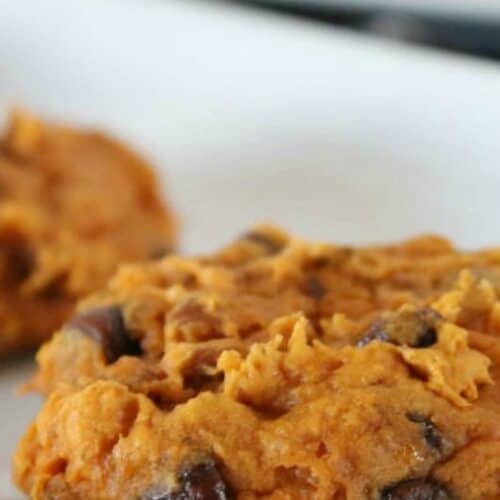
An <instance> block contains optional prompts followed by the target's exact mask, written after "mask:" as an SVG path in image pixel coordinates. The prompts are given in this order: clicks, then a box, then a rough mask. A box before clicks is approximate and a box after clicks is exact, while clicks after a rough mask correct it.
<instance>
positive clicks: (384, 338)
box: [356, 320, 391, 347]
mask: <svg viewBox="0 0 500 500" xmlns="http://www.w3.org/2000/svg"><path fill="white" fill-rule="evenodd" d="M373 340H380V342H390V341H391V339H390V338H389V334H388V332H387V330H386V327H385V322H384V321H382V320H377V321H375V322H374V323H372V324H371V325H370V327H369V328H368V330H367V331H366V332H365V334H364V335H363V337H362V338H361V339H360V340H358V342H357V344H356V345H357V346H359V347H363V346H365V345H367V344H369V343H370V342H372V341H373Z"/></svg>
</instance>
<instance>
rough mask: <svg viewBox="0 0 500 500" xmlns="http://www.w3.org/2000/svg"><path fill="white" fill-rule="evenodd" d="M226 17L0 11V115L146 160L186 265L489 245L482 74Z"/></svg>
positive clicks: (186, 9)
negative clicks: (158, 178) (91, 128)
mask: <svg viewBox="0 0 500 500" xmlns="http://www.w3.org/2000/svg"><path fill="white" fill-rule="evenodd" d="M225 9H226V10H224V9H223V7H221V6H219V5H214V4H201V3H195V2H188V1H186V0H179V1H173V0H170V1H161V2H153V1H150V2H141V1H137V2H133V1H125V0H122V1H118V0H115V1H113V0H110V1H107V2H102V1H100V0H85V1H84V0H79V1H73V2H67V1H66V0H60V1H56V0H44V2H35V1H26V0H17V1H16V2H12V1H11V0H0V106H1V109H2V110H5V109H6V105H7V103H9V102H13V101H14V102H18V103H23V104H25V105H26V106H28V107H31V108H33V109H35V110H38V111H41V112H43V113H45V114H47V115H48V116H52V117H54V118H63V119H66V120H69V121H77V122H81V123H85V124H98V125H99V126H100V127H101V128H106V129H109V130H112V131H115V132H116V133H118V134H120V135H122V136H124V137H128V138H130V139H132V140H133V141H134V142H135V143H136V144H139V145H140V146H141V147H142V148H143V149H144V150H145V151H148V152H150V156H152V157H153V158H154V159H155V161H156V162H157V164H158V165H161V166H162V167H165V169H164V170H162V172H163V173H165V172H168V189H169V191H170V192H171V194H172V196H173V198H174V201H175V203H176V205H177V207H178V210H179V212H180V213H181V214H182V219H183V225H184V229H183V241H184V248H185V249H187V250H189V251H200V250H209V249H211V248H215V247H217V246H218V245H219V244H221V243H222V242H223V241H226V240H228V239H230V238H231V237H232V236H233V235H235V234H238V233H240V232H241V231H242V230H243V229H244V228H245V227H246V226H248V225H249V224H251V223H253V222H255V221H257V220H272V221H274V222H277V223H280V224H284V225H285V226H286V227H287V228H288V229H290V230H293V231H295V232H298V233H299V234H302V235H304V236H307V237H311V238H321V239H326V240H337V241H343V242H361V241H373V240H379V241H380V240H387V239H391V238H402V237H405V236H407V235H409V234H413V233H416V232H421V231H437V232H442V233H445V234H448V235H450V236H452V237H454V238H455V239H456V240H457V242H458V243H459V244H461V245H464V246H478V245H482V244H487V243H490V244H491V243H499V242H500V225H498V224H497V214H498V212H499V209H500V196H499V194H498V192H499V186H500V170H499V168H498V159H499V158H500V141H499V139H498V117H499V116H500V71H499V69H498V68H497V67H496V66H494V65H491V64H487V63H482V62H477V61H473V60H470V59H469V60H468V59H462V58H459V57H456V56H455V57H452V56H447V55H443V54H438V53H431V52H425V51H421V50H416V49H415V50H412V49H410V48H408V47H399V46H397V45H393V44H391V43H388V42H382V41H372V40H370V39H363V38H357V37H355V36H354V35H349V34H346V33H342V32H338V31H335V30H332V29H330V28H327V27H321V26H317V25H313V24H306V23H304V24H301V23H300V22H299V21H297V20H291V19H281V18H278V17H274V16H269V17H265V16H264V15H260V14H258V13H256V12H252V13H247V12H246V11H245V10H243V9H238V8H234V9H230V8H229V7H227V6H225ZM110 192H112V186H110ZM24 370H26V368H25V369H24ZM24 373H25V372H24V371H23V369H20V370H16V369H15V368H14V367H13V365H12V363H11V364H9V365H8V366H0V409H1V410H2V411H1V412H0V442H1V443H2V447H1V451H0V499H2V500H4V499H9V500H10V499H11V498H15V496H14V493H13V490H12V489H8V488H9V486H8V482H7V479H6V478H7V477H8V474H9V472H8V467H9V461H10V459H9V455H10V453H11V450H12V447H13V446H14V443H15V441H16V440H17V438H18V436H19V435H20V433H21V432H22V430H23V429H24V427H25V424H26V422H27V421H28V420H29V419H30V417H31V416H32V415H33V414H34V411H35V407H36V405H37V402H36V400H34V399H33V398H25V399H16V398H14V397H13V396H12V390H13V387H14V386H15V384H16V383H17V382H18V381H19V380H22V379H23V377H24V376H25V375H24Z"/></svg>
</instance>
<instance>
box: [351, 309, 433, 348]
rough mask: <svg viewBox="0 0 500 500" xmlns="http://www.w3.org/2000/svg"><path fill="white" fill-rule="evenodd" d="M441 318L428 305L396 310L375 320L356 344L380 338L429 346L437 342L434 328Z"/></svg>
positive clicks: (360, 344) (361, 344)
mask: <svg viewBox="0 0 500 500" xmlns="http://www.w3.org/2000/svg"><path fill="white" fill-rule="evenodd" d="M441 320H442V318H441V316H440V315H439V313H438V312H436V311H434V309H431V308H428V307H425V308H420V309H416V310H402V311H398V312H396V313H393V314H392V315H390V316H388V317H387V318H385V319H381V320H377V321H375V322H374V323H373V324H372V325H371V326H370V328H369V329H368V330H367V331H366V332H365V334H364V335H363V337H362V338H361V339H360V340H359V341H358V343H357V345H358V346H364V345H366V344H368V343H370V342H371V341H373V340H380V341H382V342H390V343H392V344H396V345H407V346H410V347H415V348H424V347H430V346H432V345H434V344H435V343H436V342H437V331H436V329H437V327H438V324H439V323H440V321H441Z"/></svg>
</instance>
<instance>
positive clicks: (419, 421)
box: [14, 227, 500, 500]
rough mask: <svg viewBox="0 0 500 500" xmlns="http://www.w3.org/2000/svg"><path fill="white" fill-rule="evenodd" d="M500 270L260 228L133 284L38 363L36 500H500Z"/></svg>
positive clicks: (32, 440)
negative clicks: (40, 400) (41, 401)
mask: <svg viewBox="0 0 500 500" xmlns="http://www.w3.org/2000/svg"><path fill="white" fill-rule="evenodd" d="M499 270H500V251H499V250H485V251H480V252H475V253H463V252H459V251H457V250H456V249H454V248H453V247H452V246H451V245H450V244H449V243H448V242H447V241H445V240H443V239H440V238H437V237H422V238H417V239H414V240H411V241H408V242H405V243H402V244H397V245H391V246H381V247H366V248H347V247H343V246H333V245H325V244H308V243H306V242H304V241H301V240H299V239H297V238H293V237H290V236H289V235H287V234H286V233H284V232H282V231H280V230H278V229H276V228H270V227H258V228H256V229H254V230H252V231H250V232H249V233H246V234H245V235H243V236H242V237H241V238H239V239H238V240H237V241H236V242H235V243H233V244H231V245H229V246H228V247H226V248H224V249H222V250H221V251H219V252H218V253H216V254H214V255H211V256H205V257H200V258H187V257H185V258H183V257H178V256H167V257H165V258H163V259H162V260H160V261H157V262H152V263H143V264H138V265H129V266H124V267H122V268H121V269H120V270H119V272H118V273H117V275H116V276H115V277H114V278H113V279H112V280H111V281H110V283H109V285H108V287H107V288H106V289H105V290H104V291H102V292H100V293H98V294H95V295H93V296H91V297H89V298H88V299H86V300H85V301H83V302H82V303H81V304H80V306H79V308H78V311H77V313H76V314H75V315H74V316H73V318H72V319H70V320H69V321H68V322H66V324H65V325H64V326H63V327H62V329H61V330H60V331H59V332H58V333H57V334H56V335H55V336H54V337H53V339H52V340H51V341H50V342H49V343H48V344H46V345H45V346H44V347H42V349H41V350H40V352H39V354H38V363H39V373H38V374H37V375H36V377H35V380H34V381H33V382H32V385H33V387H35V388H37V389H38V390H40V391H42V392H45V393H46V394H48V399H47V401H46V403H45V405H44V407H43V409H42V410H41V412H40V414H39V415H38V416H37V418H36V420H35V421H34V423H33V424H32V426H31V427H30V428H29V429H28V431H27V433H26V435H25V437H24V438H23V440H22V441H21V443H20V444H19V447H18V450H17V453H16V455H15V458H14V474H15V480H16V482H17V484H18V485H19V486H20V488H21V489H22V490H23V491H25V492H26V493H28V494H29V495H31V497H32V498H34V499H49V498H58V499H65V498H68V499H69V498H85V499H87V498H89V499H90V498H91V499H103V500H104V499H115V498H127V499H142V500H153V499H155V500H160V499H162V500H181V499H182V500H212V499H215V500H226V499H236V498H237V499H243V500H247V499H248V500H250V499H257V498H259V499H261V498H265V499H273V500H277V499H291V500H293V499H317V500H331V499H335V500H340V499H348V500H363V499H369V500H401V499H406V500H410V499H411V500H420V499H426V500H428V499H434V500H448V499H463V500H475V499H478V500H479V499H497V498H499V497H500V482H499V480H498V478H499V477H500V426H499V423H498V415H499V411H500V392H499V389H498V385H497V384H498V382H499V381H500V340H499V334H500V303H499V301H498V288H497V287H498V284H499V283H500V281H498V277H499V276H500V275H499Z"/></svg>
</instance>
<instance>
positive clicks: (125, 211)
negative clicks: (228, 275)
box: [0, 111, 176, 355]
mask: <svg viewBox="0 0 500 500" xmlns="http://www.w3.org/2000/svg"><path fill="white" fill-rule="evenodd" d="M175 236H176V229H175V217H174V215H173V213H172V211H171V209H170V207H169V206H168V205H167V204H165V202H164V200H162V199H161V195H160V190H159V189H158V188H157V179H156V178H155V175H154V173H153V171H152V169H151V167H150V166H149V165H148V164H147V163H146V162H145V161H144V160H143V159H142V158H140V157H139V156H137V155H136V154H135V153H134V152H133V151H131V150H130V149H129V148H128V147H127V146H125V145H123V144H121V143H120V142H118V141H116V140H115V139H112V138H110V137H109V136H107V135H103V134H101V133H99V132H95V131H85V130H76V129H73V128H69V127H66V126H59V125H56V124H48V123H45V122H43V121H41V120H40V119H38V118H36V117H34V116H32V115H29V114H26V113H25V112H22V111H15V112H13V113H12V114H11V116H10V119H9V123H8V125H7V127H6V131H5V133H4V135H3V137H2V138H1V139H0V322H1V324H2V327H1V331H0V355H2V354H3V355H4V354H6V353H8V352H13V351H20V350H24V349H28V348H31V347H34V346H36V345H38V344H39V343H40V342H41V341H43V340H45V339H46V338H47V337H48V336H49V335H50V333H51V332H53V331H54V330H55V329H56V328H57V327H58V326H60V325H61V324H62V322H63V321H64V320H65V319H66V318H67V317H68V315H69V314H71V312H72V311H73V307H74V304H75V302H76V301H77V299H78V298H79V297H80V296H81V295H84V294H87V293H88V292H90V291H93V290H95V289H98V288H100V287H102V286H103V285H104V284H105V283H106V281H107V279H108V277H109V276H110V275H111V274H112V273H113V272H114V271H115V269H116V268H117V266H118V265H119V264H120V263H121V262H124V261H134V260H145V259H151V258H157V257H158V256H159V255H162V254H164V253H167V252H169V251H170V250H171V249H172V247H173V245H174V243H175Z"/></svg>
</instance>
